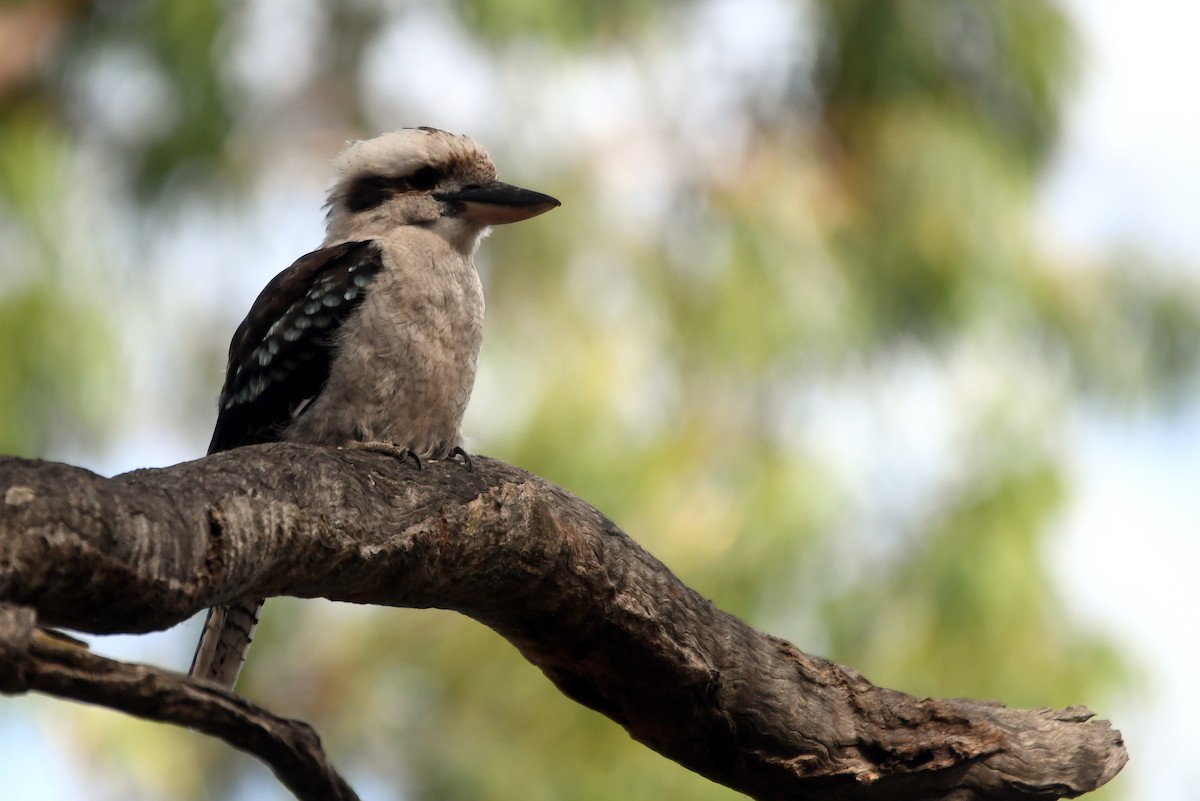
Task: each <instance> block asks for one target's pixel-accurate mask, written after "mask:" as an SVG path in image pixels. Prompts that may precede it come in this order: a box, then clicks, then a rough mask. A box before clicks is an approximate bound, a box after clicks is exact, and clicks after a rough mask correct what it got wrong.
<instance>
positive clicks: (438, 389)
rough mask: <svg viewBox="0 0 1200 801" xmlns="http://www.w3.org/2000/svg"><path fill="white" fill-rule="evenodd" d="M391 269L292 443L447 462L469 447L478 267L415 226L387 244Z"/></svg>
mask: <svg viewBox="0 0 1200 801" xmlns="http://www.w3.org/2000/svg"><path fill="white" fill-rule="evenodd" d="M378 242H379V244H380V246H381V247H382V250H383V259H384V268H383V270H381V271H380V273H379V275H378V276H377V277H376V279H375V281H374V283H372V284H371V286H370V287H369V288H368V291H367V295H366V298H365V300H364V301H363V305H362V306H361V307H360V308H359V309H358V311H357V312H355V314H354V316H352V317H351V318H350V319H349V320H347V321H346V323H345V325H344V327H343V329H342V331H341V332H340V333H339V336H338V343H337V344H336V345H335V347H336V349H337V357H336V358H335V359H334V362H333V364H332V366H331V370H330V376H329V380H328V382H327V383H326V385H325V388H324V389H323V391H322V392H321V393H320V394H319V395H318V396H317V398H316V399H315V400H314V401H313V402H312V403H311V404H309V406H308V407H307V408H305V409H304V411H303V412H302V413H301V414H300V416H299V417H298V418H297V419H296V421H295V423H293V425H292V426H291V427H289V429H288V430H287V432H286V434H285V439H287V440H290V441H294V442H313V443H319V444H327V445H344V444H347V443H349V442H351V441H353V440H360V441H383V442H390V443H393V444H395V445H398V446H400V447H404V448H410V449H412V450H413V451H414V452H416V453H417V454H419V455H421V456H424V457H430V458H441V457H444V456H446V455H448V454H449V452H450V451H451V450H452V449H453V448H454V447H455V446H457V445H458V444H459V442H460V439H461V425H462V417H463V412H464V411H465V410H466V406H467V401H468V400H469V398H470V396H471V389H472V387H473V385H474V383H475V368H476V362H477V360H478V357H479V347H480V344H481V343H482V341H483V313H484V302H483V288H482V286H481V285H480V282H479V274H478V273H477V272H476V270H475V266H474V264H473V263H472V261H471V259H470V258H469V257H467V256H463V255H462V254H461V253H459V252H457V251H456V250H454V249H453V248H451V247H450V246H449V245H448V244H447V243H446V242H445V240H443V239H442V238H440V237H438V236H436V235H434V234H433V233H431V232H428V231H425V230H423V229H421V228H418V227H415V226H405V227H404V228H401V229H400V230H398V231H396V232H395V233H393V234H391V235H390V236H387V237H384V238H381V239H379V240H378Z"/></svg>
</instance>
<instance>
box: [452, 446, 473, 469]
mask: <svg viewBox="0 0 1200 801" xmlns="http://www.w3.org/2000/svg"><path fill="white" fill-rule="evenodd" d="M460 456H461V457H462V460H463V464H465V465H466V466H467V469H468V470H474V469H475V463H474V462H472V461H471V454H469V453H467V451H466V449H465V448H463V446H462V445H455V446H454V450H452V451H450V456H449V458H450V459H456V458H458V457H460Z"/></svg>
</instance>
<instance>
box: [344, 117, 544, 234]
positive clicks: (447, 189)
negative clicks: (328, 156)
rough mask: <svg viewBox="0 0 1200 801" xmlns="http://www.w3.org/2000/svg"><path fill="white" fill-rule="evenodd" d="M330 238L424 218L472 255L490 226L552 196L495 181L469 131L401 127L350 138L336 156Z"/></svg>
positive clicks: (535, 211) (539, 209)
mask: <svg viewBox="0 0 1200 801" xmlns="http://www.w3.org/2000/svg"><path fill="white" fill-rule="evenodd" d="M334 167H335V170H336V173H337V177H336V179H335V181H334V184H333V188H332V189H330V191H329V203H328V206H329V218H328V223H327V226H326V237H325V244H326V245H327V246H328V245H332V244H335V243H338V242H346V241H351V240H358V239H373V238H378V237H381V236H385V235H386V234H388V233H389V232H391V231H394V230H395V229H396V228H397V227H398V226H402V225H419V226H422V227H425V228H427V229H429V230H431V231H433V232H434V233H436V234H438V235H439V236H441V237H442V238H443V239H445V240H446V241H447V242H449V243H450V244H451V245H452V246H453V247H454V248H455V249H456V250H458V251H460V252H461V253H463V254H464V255H468V256H469V255H471V254H472V253H474V252H475V248H476V247H477V246H478V244H479V240H480V239H481V238H482V236H483V234H484V233H486V231H487V229H488V226H490V225H499V224H503V223H510V222H517V221H519V220H527V219H529V218H530V217H535V216H537V215H539V214H542V213H543V212H546V211H549V210H550V209H552V208H554V207H555V206H558V205H559V202H558V201H557V200H555V199H554V198H552V197H550V196H549V195H543V194H541V193H540V192H534V191H531V190H529V189H521V188H520V187H516V186H512V185H510V184H505V183H501V182H500V181H497V180H496V166H495V165H494V164H493V163H492V160H491V158H489V157H488V154H487V151H485V150H484V149H483V148H482V147H480V146H479V145H478V144H476V143H475V141H474V140H473V139H471V138H470V137H467V136H459V135H456V134H450V133H446V132H445V131H439V130H437V129H436V128H402V129H400V130H398V131H393V132H392V133H386V134H383V135H382V136H378V137H376V138H374V139H365V140H360V141H357V142H351V143H350V146H349V147H347V148H346V149H345V150H344V151H342V153H341V155H340V156H338V158H337V160H336V161H335V162H334Z"/></svg>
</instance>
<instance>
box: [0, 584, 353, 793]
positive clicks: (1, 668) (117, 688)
mask: <svg viewBox="0 0 1200 801" xmlns="http://www.w3.org/2000/svg"><path fill="white" fill-rule="evenodd" d="M34 624H35V615H34V614H33V610H32V609H29V608H28V607H19V606H11V605H9V604H4V603H0V692H4V693H8V694H10V695H15V694H17V693H23V692H28V691H30V690H36V691H38V692H43V693H46V694H48V695H54V696H57V697H59V698H68V699H71V700H76V701H84V702H86V703H89V704H102V705H104V706H107V707H111V708H113V709H119V710H121V711H122V712H127V713H129V714H130V715H136V716H137V717H140V718H145V719H146V720H154V721H158V722H162V723H172V724H174V725H177V726H189V727H191V728H193V729H196V730H197V731H201V732H204V733H205V734H208V735H211V736H213V737H219V738H220V739H222V740H224V741H225V742H227V743H229V744H230V745H232V746H234V747H236V748H240V749H242V750H243V751H246V752H247V753H250V754H254V755H255V756H257V757H258V758H259V759H261V760H262V761H263V762H266V763H267V765H268V766H270V768H271V769H272V770H273V771H274V772H275V775H276V777H277V778H278V779H279V781H280V782H281V783H282V784H283V785H284V786H285V787H287V788H288V789H289V790H291V791H292V792H293V793H294V794H295V796H296V797H297V798H299V799H301V801H358V795H357V794H355V792H354V790H353V789H351V787H350V785H348V784H346V781H345V779H343V778H342V777H341V776H340V775H339V774H338V772H337V771H336V770H335V769H334V767H333V765H332V763H330V761H329V758H328V757H327V756H326V755H325V752H324V751H323V750H322V749H321V740H320V738H319V737H317V733H316V732H315V731H313V729H312V727H311V726H309V725H308V724H307V723H304V722H303V721H299V720H289V719H287V718H281V717H279V716H278V715H274V714H272V713H270V712H268V711H267V710H265V709H263V708H262V707H259V706H257V705H256V704H253V703H251V702H250V701H247V700H246V699H245V698H242V697H241V696H239V695H237V694H235V693H233V692H230V691H227V690H225V689H224V688H222V687H218V686H216V685H212V684H204V683H201V682H197V681H193V680H191V679H189V678H188V677H187V676H186V675H184V674H181V673H173V672H171V671H168V670H162V669H161V668H155V667H151V666H149V665H130V664H126V663H123V662H116V661H114V660H112V659H106V658H104V657H102V656H97V655H96V654H93V653H92V652H91V651H89V650H88V648H87V645H86V644H84V643H81V642H79V641H77V640H74V639H72V638H70V637H67V636H65V635H63V634H60V633H58V632H53V631H47V630H45V629H41V628H37V627H36V626H35V625H34Z"/></svg>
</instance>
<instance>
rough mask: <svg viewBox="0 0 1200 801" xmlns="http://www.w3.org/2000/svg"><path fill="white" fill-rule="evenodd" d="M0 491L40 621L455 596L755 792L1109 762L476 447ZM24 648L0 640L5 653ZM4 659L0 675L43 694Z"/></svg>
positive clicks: (1058, 779) (920, 790)
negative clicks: (851, 653) (438, 455)
mask: <svg viewBox="0 0 1200 801" xmlns="http://www.w3.org/2000/svg"><path fill="white" fill-rule="evenodd" d="M0 495H2V496H3V503H0V601H6V602H8V603H10V604H16V605H22V606H26V607H30V608H32V609H34V610H36V613H37V620H38V622H39V623H41V624H45V625H54V626H62V627H66V628H71V629H76V630H81V631H90V632H98V633H109V632H144V631H150V630H154V629H161V628H166V627H169V626H172V625H175V624H177V623H179V622H180V621H182V620H185V619H187V618H188V617H190V616H191V615H193V614H195V613H196V612H198V611H199V610H201V609H204V608H205V607H207V606H210V605H212V604H215V603H223V602H227V601H230V600H233V599H235V598H240V597H248V596H254V597H270V596H275V595H293V596H299V597H316V596H322V597H326V598H330V599H333V600H341V601H351V602H356V603H372V604H381V605H387V606H405V607H441V608H446V609H454V610H457V611H459V612H462V613H463V614H466V615H468V616H470V617H473V618H474V619H476V620H478V621H480V622H481V623H484V624H485V625H487V626H490V627H491V628H493V629H494V630H496V631H497V632H498V633H500V634H501V635H503V636H504V637H506V638H507V639H508V640H509V641H510V642H511V643H512V644H513V645H515V646H516V647H517V648H518V649H519V650H520V651H521V653H522V654H523V655H524V656H525V657H526V658H527V659H528V660H529V661H530V662H532V663H534V664H535V665H537V666H538V667H539V668H540V669H541V670H542V671H543V672H544V673H545V674H546V676H548V677H549V678H550V680H551V681H553V682H554V683H555V685H557V686H558V687H559V689H560V690H562V692H564V693H565V694H566V695H568V696H569V697H571V698H573V699H575V700H576V701H578V702H579V703H582V704H585V705H587V706H589V707H592V708H593V709H596V710H598V711H600V712H602V713H604V714H605V715H607V716H608V717H610V718H612V719H613V720H614V721H616V722H618V723H619V724H621V725H622V726H624V727H625V729H626V730H627V731H628V732H629V733H630V735H631V736H632V737H634V738H635V739H637V740H638V741H640V742H642V743H644V744H646V745H647V746H649V747H651V748H653V749H655V750H656V751H658V752H659V753H661V754H664V755H665V756H668V757H670V758H671V759H673V760H675V761H677V762H679V763H680V764H682V765H684V766H685V767H687V768H689V769H691V770H694V771H696V772H698V773H700V774H702V775H704V776H707V777H709V778H710V779H713V780H714V781H718V782H721V783H722V784H726V785H728V786H730V787H733V788H735V789H737V790H740V791H742V792H744V793H746V794H748V795H750V796H753V797H755V798H760V799H776V798H780V799H782V798H820V799H873V798H887V799H975V798H978V799H984V798H987V799H1017V798H1021V799H1026V798H1058V797H1063V796H1075V795H1079V794H1081V793H1084V792H1088V791H1090V790H1093V789H1095V788H1097V787H1099V786H1100V785H1102V784H1104V783H1105V782H1107V781H1108V780H1109V779H1111V778H1112V777H1113V776H1114V775H1116V773H1117V772H1118V771H1119V770H1120V769H1121V767H1122V766H1123V765H1124V763H1125V761H1126V754H1125V750H1124V746H1123V743H1122V741H1121V736H1120V733H1119V732H1117V731H1115V730H1113V729H1112V728H1111V726H1110V725H1109V724H1108V723H1107V721H1097V720H1090V718H1091V713H1090V712H1089V711H1088V710H1086V709H1084V708H1082V707H1072V708H1070V709H1066V710H1060V711H1052V710H1046V709H1040V710H1011V709H1007V708H1005V707H1003V706H1001V705H1000V704H998V703H994V702H989V701H972V700H966V699H928V698H926V699H919V698H914V697H912V696H909V695H905V694H903V693H900V692H896V691H892V690H887V689H883V688H880V687H876V686H874V685H872V684H871V683H870V682H868V681H867V680H866V679H864V678H863V677H861V676H859V675H858V674H857V673H855V672H854V671H853V670H850V669H848V668H845V667H842V666H839V665H836V664H834V663H832V662H829V661H827V660H824V659H820V658H818V657H813V656H809V655H807V654H804V653H802V652H801V651H800V650H799V649H797V648H796V647H795V646H793V645H791V644H790V643H788V642H785V641H783V640H781V639H779V638H776V637H772V636H770V635H767V634H763V633H761V632H759V631H757V630H755V629H753V628H751V627H750V626H748V625H747V624H745V623H744V622H742V621H741V620H739V619H737V618H735V617H733V616H732V615H729V614H726V613H725V612H722V611H721V610H719V609H717V608H716V607H715V606H713V605H712V604H711V603H710V602H708V601H707V600H705V599H704V598H702V597H701V596H699V595H698V594H697V593H696V592H694V591H693V590H691V589H689V588H688V587H686V586H685V585H684V584H683V583H682V582H680V581H679V579H677V578H676V577H675V576H674V575H673V574H672V573H671V572H670V571H669V570H667V568H666V567H664V566H663V565H662V564H661V563H660V562H658V561H657V560H655V559H654V558H653V557H652V556H650V555H649V554H648V553H646V552H645V551H644V550H642V549H641V548H639V547H638V546H637V544H636V543H634V542H633V541H632V540H631V539H630V538H629V537H628V536H626V535H625V534H624V533H623V532H621V531H620V530H619V529H618V528H617V527H616V526H615V525H613V524H612V523H611V522H610V521H608V520H606V519H605V518H604V517H603V516H602V515H601V514H600V513H599V512H597V511H596V510H595V509H593V508H591V507H590V506H588V505H587V504H585V503H583V502H582V501H580V500H579V499H577V498H575V497H574V496H572V495H571V494H569V493H567V492H566V491H564V490H562V489H560V488H558V487H555V486H553V485H551V484H549V483H548V482H546V481H544V480H542V479H539V478H537V477H536V476H533V475H530V474H529V473H526V472H524V471H521V470H519V469H517V468H514V467H511V466H509V465H506V464H503V463H501V462H496V461H494V460H490V459H486V458H482V457H475V458H474V469H467V468H466V467H465V466H463V465H462V464H461V463H457V462H450V463H432V464H429V465H427V466H426V468H425V469H423V470H417V469H415V468H414V467H413V466H412V465H411V464H406V463H401V462H399V461H397V460H395V459H391V458H389V457H386V456H381V455H378V454H371V453H363V452H357V451H339V450H329V449H322V448H315V447H305V446H297V445H284V444H272V445H263V446H255V447H252V448H242V449H238V450H236V451H231V452H228V453H222V454H217V455H215V456H211V457H208V458H205V459H202V460H199V461H195V462H188V463H185V464H180V465H176V466H174V467H170V468H164V469H158V470H140V471H135V472H133V473H127V474H125V475H122V476H117V477H116V478H112V479H105V478H102V477H100V476H97V475H95V474H92V473H90V472H88V471H86V470H83V469H81V468H76V467H71V466H68V465H62V464H55V463H48V462H38V461H30V460H21V459H0ZM8 628H9V629H14V630H15V629H21V628H22V627H20V626H15V627H14V626H9V627H8ZM2 630H3V627H0V631H2ZM0 639H3V636H2V635H0ZM16 639H21V638H20V637H18V638H16ZM25 639H26V640H29V639H30V638H28V637H26V638H25ZM32 639H34V640H36V639H37V638H32ZM28 647H29V645H28V642H26V644H25V645H24V646H22V645H21V644H20V643H16V642H13V641H10V642H8V643H7V644H5V643H3V642H0V657H3V661H4V662H6V663H7V662H10V661H11V660H12V657H10V656H8V655H6V654H11V653H13V652H14V649H16V650H18V651H19V650H20V649H21V648H26V649H28ZM14 664H15V663H14ZM29 669H32V668H29V667H28V665H27V666H26V667H25V668H23V670H26V672H27V671H28V670H29ZM144 669H147V670H151V669H149V668H144ZM160 672H163V673H165V671H160ZM12 673H13V671H11V670H0V689H6V688H12V687H16V688H17V689H18V690H20V689H25V688H26V687H32V688H34V689H37V688H38V687H37V682H36V681H34V680H32V679H29V678H28V677H26V678H25V679H23V680H21V681H15V680H14V679H12ZM179 681H180V682H182V683H185V684H186V683H187V681H186V680H184V679H182V678H179ZM14 682H15V683H14ZM6 691H9V692H12V691H13V689H6ZM143 691H144V690H143V688H142V686H141V685H140V684H139V683H137V682H129V683H127V684H126V685H124V689H122V690H121V691H120V692H115V691H113V690H112V689H111V688H110V689H109V690H105V691H101V690H97V692H96V695H95V696H94V697H87V696H86V693H85V692H83V691H80V692H79V693H77V694H75V695H74V696H73V697H76V698H79V699H81V700H88V701H92V702H96V703H108V704H110V705H113V706H118V707H120V704H116V703H111V701H112V696H113V695H114V694H115V695H121V694H122V693H126V692H127V693H131V694H135V695H136V694H137V693H139V692H143ZM216 695H217V696H220V695H221V694H220V693H216ZM121 708H125V709H127V710H129V711H134V712H135V714H142V713H141V712H137V711H135V710H133V709H131V708H130V706H129V705H126V706H124V707H121ZM151 717H156V719H164V718H165V717H166V715H165V714H164V715H151ZM176 722H183V723H184V724H185V725H195V724H194V723H193V722H192V721H186V722H185V721H176ZM235 745H238V743H235ZM239 747H245V746H244V745H239ZM259 755H260V756H263V758H264V759H268V761H271V760H270V757H268V756H264V755H263V754H262V753H261V752H259ZM275 769H276V772H277V773H280V770H279V767H278V766H276V767H275ZM280 775H282V774H280ZM289 786H292V785H289ZM295 789H296V788H295V787H293V790H295ZM302 797H304V796H302Z"/></svg>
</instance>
